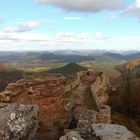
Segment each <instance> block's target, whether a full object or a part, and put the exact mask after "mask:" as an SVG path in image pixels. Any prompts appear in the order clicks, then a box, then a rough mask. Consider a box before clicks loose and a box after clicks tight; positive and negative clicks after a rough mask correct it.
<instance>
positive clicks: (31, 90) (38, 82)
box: [0, 76, 67, 139]
mask: <svg viewBox="0 0 140 140" xmlns="http://www.w3.org/2000/svg"><path fill="white" fill-rule="evenodd" d="M65 85H66V79H65V78H64V77H63V76H50V77H47V78H44V79H43V78H42V79H21V80H19V81H17V82H16V83H12V84H9V85H8V87H7V88H6V90H5V91H4V92H2V93H0V101H1V102H12V103H20V104H32V105H38V106H39V121H40V122H41V127H40V129H39V131H40V132H45V134H46V135H48V136H50V135H54V134H53V133H51V132H53V131H55V130H57V129H58V128H59V126H58V125H60V124H61V126H62V127H65V124H66V122H67V112H66V110H65V108H64V104H63V100H62V98H61V97H62V95H63V94H64V92H65ZM56 125H57V126H56ZM54 127H55V128H54ZM58 131H59V130H58ZM50 133H51V134H50ZM55 133H56V132H55ZM48 139H49V138H48ZM54 139H55V138H54Z"/></svg>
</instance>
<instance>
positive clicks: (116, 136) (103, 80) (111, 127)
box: [60, 72, 140, 140]
mask: <svg viewBox="0 0 140 140" xmlns="http://www.w3.org/2000/svg"><path fill="white" fill-rule="evenodd" d="M90 76H91V77H90ZM92 76H94V77H95V80H94V79H93V78H94V77H92ZM83 79H84V81H86V83H88V84H90V82H92V84H90V88H91V93H92V96H93V98H94V99H95V102H96V105H97V110H88V109H86V110H84V111H82V112H80V115H79V117H78V123H77V126H76V127H75V128H73V129H72V130H68V131H66V134H65V136H63V137H61V138H60V140H83V139H84V140H140V139H139V138H138V137H136V135H134V134H133V133H132V132H130V131H129V130H128V129H127V128H126V127H124V126H120V125H116V124H110V123H111V108H110V106H107V105H106V102H107V100H108V89H109V87H110V82H109V80H108V78H107V77H106V76H104V74H102V73H101V74H97V75H95V74H94V73H92V72H90V73H86V72H85V76H83ZM93 80H94V81H93ZM89 81H90V82H89ZM77 97H78V96H77ZM79 97H80V96H79Z"/></svg>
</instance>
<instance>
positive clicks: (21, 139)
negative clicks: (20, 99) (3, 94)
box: [0, 103, 38, 140]
mask: <svg viewBox="0 0 140 140" xmlns="http://www.w3.org/2000/svg"><path fill="white" fill-rule="evenodd" d="M37 117H38V106H33V105H22V104H17V103H0V140H33V139H34V137H35V135H36V131H37V129H38V120H37Z"/></svg>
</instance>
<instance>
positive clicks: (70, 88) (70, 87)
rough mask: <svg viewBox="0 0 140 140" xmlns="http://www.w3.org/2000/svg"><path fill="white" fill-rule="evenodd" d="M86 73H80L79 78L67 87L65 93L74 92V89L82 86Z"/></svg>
mask: <svg viewBox="0 0 140 140" xmlns="http://www.w3.org/2000/svg"><path fill="white" fill-rule="evenodd" d="M83 74H84V72H78V73H77V74H76V75H77V78H76V80H75V81H73V82H72V83H71V84H69V85H67V86H65V92H69V91H71V90H73V89H74V88H76V87H77V86H78V85H79V84H80V79H81V77H82V76H83Z"/></svg>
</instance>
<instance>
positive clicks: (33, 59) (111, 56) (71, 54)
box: [0, 50, 140, 64]
mask: <svg viewBox="0 0 140 140" xmlns="http://www.w3.org/2000/svg"><path fill="white" fill-rule="evenodd" d="M136 58H140V52H124V53H122V52H121V53H118V52H117V53H115V52H105V51H99V52H98V51H93V50H92V51H85V52H84V51H69V50H67V51H54V52H47V51H46V52H0V63H19V64H22V63H29V64H30V63H37V62H38V63H41V62H52V61H53V62H59V63H61V62H62V63H64V62H66V63H71V62H75V63H77V62H83V61H96V60H100V61H101V60H104V61H108V60H110V61H112V60H113V61H121V60H125V61H129V60H133V59H136Z"/></svg>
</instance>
